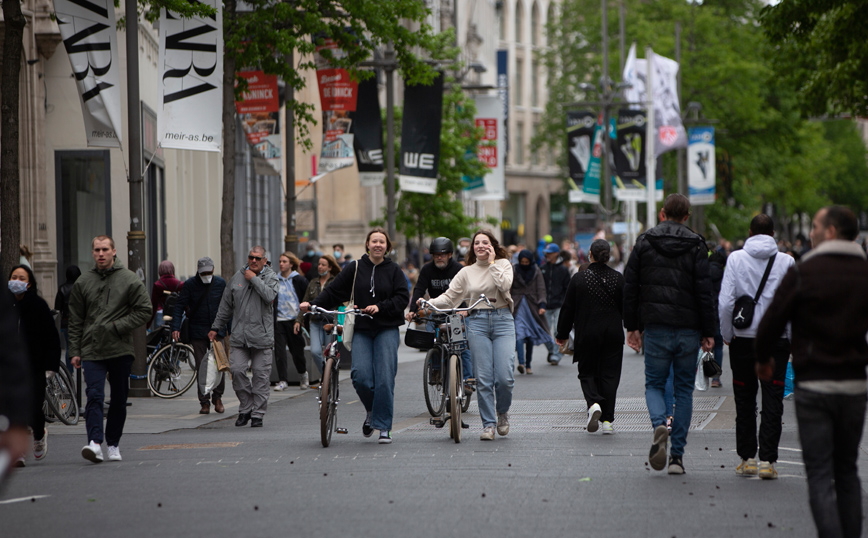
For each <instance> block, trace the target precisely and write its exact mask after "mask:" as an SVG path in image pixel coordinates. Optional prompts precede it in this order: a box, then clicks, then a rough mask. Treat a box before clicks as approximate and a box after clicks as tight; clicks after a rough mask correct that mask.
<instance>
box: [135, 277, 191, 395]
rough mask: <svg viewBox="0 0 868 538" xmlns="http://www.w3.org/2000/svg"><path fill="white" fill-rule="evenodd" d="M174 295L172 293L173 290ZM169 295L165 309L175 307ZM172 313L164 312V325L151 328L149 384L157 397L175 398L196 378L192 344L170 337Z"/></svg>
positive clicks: (147, 375) (168, 309)
mask: <svg viewBox="0 0 868 538" xmlns="http://www.w3.org/2000/svg"><path fill="white" fill-rule="evenodd" d="M173 295H174V294H173ZM171 298H172V297H170V298H167V299H166V303H165V304H166V306H165V307H164V308H165V309H164V311H166V312H172V311H174V301H171V300H170V299H171ZM171 321H172V316H163V325H162V326H161V327H160V328H159V329H158V330H156V331H153V332H151V334H150V335H149V338H148V343H147V347H148V350H149V354H148V358H147V364H148V371H147V374H146V376H145V377H147V379H148V388H149V389H151V392H152V393H153V394H154V396H157V397H159V398H167V399H168V398H177V397H178V396H180V395H182V394H184V393H185V392H187V390H188V389H189V388H190V387H192V386H193V384H194V383H195V382H196V379H197V374H198V371H197V369H196V360H195V359H194V357H193V347H192V346H190V345H188V344H182V343H181V342H175V341H174V340H173V339H172V329H171Z"/></svg>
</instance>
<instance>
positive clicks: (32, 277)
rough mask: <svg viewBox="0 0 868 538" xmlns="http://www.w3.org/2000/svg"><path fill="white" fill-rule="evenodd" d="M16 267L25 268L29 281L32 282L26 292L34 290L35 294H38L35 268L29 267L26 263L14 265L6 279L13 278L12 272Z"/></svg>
mask: <svg viewBox="0 0 868 538" xmlns="http://www.w3.org/2000/svg"><path fill="white" fill-rule="evenodd" d="M16 269H24V271H25V272H26V273H27V281H28V282H29V283H30V287H29V288H27V291H26V292H25V293H30V292H33V294H34V295H36V293H37V291H38V290H37V289H36V275H34V274H33V269H31V268H29V267H27V266H26V265H16V266H15V267H13V268H12V269H11V270H10V271H9V276H8V277H7V278H6V280H7V281H8V280H12V273H14V272H15V270H16Z"/></svg>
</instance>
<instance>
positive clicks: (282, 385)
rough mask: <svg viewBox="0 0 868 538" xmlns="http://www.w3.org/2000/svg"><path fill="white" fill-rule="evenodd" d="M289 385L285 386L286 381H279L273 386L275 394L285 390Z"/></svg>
mask: <svg viewBox="0 0 868 538" xmlns="http://www.w3.org/2000/svg"><path fill="white" fill-rule="evenodd" d="M288 386H289V385H287V384H286V381H281V382H279V383H278V384H277V385H275V386H274V391H275V392H280V391H283V390H286V389H287V387H288Z"/></svg>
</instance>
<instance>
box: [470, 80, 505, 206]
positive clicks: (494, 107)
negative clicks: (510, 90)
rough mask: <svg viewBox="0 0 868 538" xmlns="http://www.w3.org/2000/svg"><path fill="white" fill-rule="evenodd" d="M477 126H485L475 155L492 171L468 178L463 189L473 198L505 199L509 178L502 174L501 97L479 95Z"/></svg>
mask: <svg viewBox="0 0 868 538" xmlns="http://www.w3.org/2000/svg"><path fill="white" fill-rule="evenodd" d="M474 102H475V103H476V126H477V127H482V128H483V130H484V132H483V135H482V140H480V141H479V146H478V148H477V150H476V155H475V157H476V158H477V159H479V160H480V161H483V162H484V163H485V164H487V165H488V168H489V169H490V172H488V173H487V174H485V175H484V176H482V177H476V178H468V177H465V178H464V181H465V183H466V184H467V186H466V187H465V188H464V190H466V191H468V192H469V193H470V197H471V198H472V199H474V200H506V198H507V194H506V181H505V179H504V174H503V137H504V132H503V106H502V103H501V100H500V96H497V95H477V96H476V98H475V99H474Z"/></svg>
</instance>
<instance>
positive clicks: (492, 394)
mask: <svg viewBox="0 0 868 538" xmlns="http://www.w3.org/2000/svg"><path fill="white" fill-rule="evenodd" d="M512 277H513V270H512V264H511V263H510V261H509V254H508V253H507V252H506V249H504V248H503V247H502V246H500V243H498V242H497V239H495V237H494V235H492V233H491V232H489V231H487V230H480V231H478V232H476V233H475V234H474V235H473V240H472V242H471V249H470V252H468V253H467V258H466V266H465V267H464V269H462V270H461V271H459V272H458V274H457V275H455V277H454V278H453V279H452V282H451V283H450V284H449V289H447V290H446V291H445V292H444V293H443V294H442V295H440V296H439V297H437V298H436V299H432V300H431V304H432V305H434V306H436V307H437V308H455V307H456V306H458V305H459V304H461V302H462V301H465V300H466V301H468V303H473V302H475V301H476V299H478V298H479V295H480V294H483V293H484V294H485V296H486V297H487V298H488V300H489V301H490V302H491V305H492V306H491V307H489V306H488V305H486V304H485V303H480V304H479V305H477V307H476V308H475V309H474V310H473V311H472V312H471V313H470V315H469V316H468V317H467V332H468V344H469V345H470V355H471V356H472V357H473V368H474V372H475V373H476V383H477V389H478V390H477V392H476V397H477V400H478V401H479V414H480V416H481V417H482V427H483V431H482V435H481V436H480V439H482V440H483V441H493V440H494V431H495V426H496V428H497V433H498V434H500V435H506V434H508V433H509V415H508V413H509V406H510V405H511V404H512V386H513V384H514V383H515V378H514V377H513V375H512V368H513V362H514V360H515V320H514V319H513V317H512V309H513V302H512V297H511V296H510V294H509V289H510V288H511V287H512Z"/></svg>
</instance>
